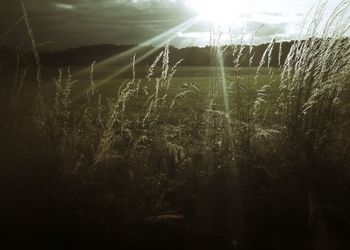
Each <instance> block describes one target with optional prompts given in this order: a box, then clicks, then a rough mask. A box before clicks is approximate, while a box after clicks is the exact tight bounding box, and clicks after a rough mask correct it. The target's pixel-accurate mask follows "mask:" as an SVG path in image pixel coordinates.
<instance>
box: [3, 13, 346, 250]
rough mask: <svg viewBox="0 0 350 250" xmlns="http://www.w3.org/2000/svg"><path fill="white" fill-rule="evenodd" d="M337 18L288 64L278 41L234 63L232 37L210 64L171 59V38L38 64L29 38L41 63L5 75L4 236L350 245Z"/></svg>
mask: <svg viewBox="0 0 350 250" xmlns="http://www.w3.org/2000/svg"><path fill="white" fill-rule="evenodd" d="M316 17H317V15H316ZM333 18H334V20H333V22H331V23H330V24H333V26H334V27H333V26H331V28H329V29H326V30H325V31H322V32H321V33H320V35H322V36H321V38H322V39H319V38H315V37H314V36H315V34H317V33H312V32H311V31H312V27H311V28H310V29H309V32H311V34H310V35H309V38H308V39H307V40H304V41H295V44H294V45H293V47H292V49H291V51H289V52H288V57H287V59H286V61H285V63H284V64H283V65H280V67H279V68H271V67H269V61H270V60H271V58H270V57H271V55H272V52H271V50H272V49H273V48H274V46H273V43H274V41H273V42H272V43H271V46H268V48H267V49H266V52H265V53H264V56H263V58H261V63H260V66H259V67H258V68H252V67H247V68H242V67H240V65H239V62H240V53H237V54H236V57H235V66H234V67H232V68H224V67H222V65H220V48H216V49H213V65H215V66H213V67H181V64H180V65H169V57H171V53H169V48H168V47H167V46H165V48H164V50H163V52H161V54H160V55H159V57H158V58H157V59H156V60H155V63H154V64H153V65H151V66H150V67H148V68H143V67H139V66H137V65H135V64H133V65H132V66H131V67H130V68H129V69H127V70H125V71H124V72H123V73H122V74H119V75H118V76H114V77H109V76H111V75H113V74H114V73H115V72H118V71H119V69H118V68H114V67H112V66H108V67H107V66H106V67H103V69H100V68H99V67H98V65H99V63H98V62H97V63H96V65H95V64H94V63H93V64H92V65H91V67H87V68H86V69H82V68H74V67H73V68H70V69H69V68H64V69H52V68H45V67H42V66H41V65H40V58H38V53H37V51H36V47H35V41H33V53H34V55H35V59H36V65H28V68H27V67H20V65H21V64H18V67H17V69H16V68H15V69H8V71H7V72H5V74H4V75H3V76H2V77H0V80H1V98H0V102H1V105H0V109H1V110H0V113H1V123H0V136H1V140H0V148H1V153H2V156H1V170H0V171H1V174H0V183H1V185H2V188H1V195H2V197H3V198H2V197H1V201H5V202H4V206H2V207H1V210H0V212H1V215H4V218H3V221H4V223H3V224H2V225H3V227H4V229H5V230H4V231H5V233H4V234H3V235H2V236H5V237H8V238H14V239H16V238H21V239H23V238H26V239H35V240H41V239H45V240H49V241H52V242H55V244H56V243H57V246H58V248H60V247H64V246H74V247H75V248H78V249H79V248H84V247H96V248H101V247H104V246H102V245H101V244H102V243H98V245H96V246H94V245H89V244H90V242H91V241H93V240H104V242H108V243H111V244H114V246H115V247H124V246H125V248H126V249H130V248H132V247H142V248H145V249H148V248H152V249H163V248H167V249H197V248H201V249H349V248H348V247H349V246H350V242H349V239H350V237H349V233H350V224H349V223H350V222H349V219H350V201H349V199H347V197H348V196H349V193H350V169H349V164H350V126H349V124H350V113H349V105H350V104H349V98H348V96H349V93H348V89H349V80H350V64H349V62H350V40H349V39H341V38H343V36H344V34H345V33H346V31H347V30H344V29H345V28H344V27H345V26H346V25H345V26H344V25H341V24H342V23H341V22H340V20H342V19H340V20H338V15H335V16H334V17H333ZM339 18H340V17H339ZM26 24H27V25H28V31H29V32H28V33H29V36H30V37H31V38H32V35H33V34H32V33H31V29H30V25H29V20H26ZM346 27H347V26H346ZM310 30H311V31H310ZM315 32H316V31H315ZM329 37H330V38H329ZM232 46H233V47H235V45H232ZM247 46H249V45H247ZM134 62H135V58H134ZM95 66H96V67H95ZM12 73H13V74H12ZM106 79H107V80H106ZM1 219H2V218H1ZM72 242H73V243H72ZM321 246H322V247H324V248H322V247H321Z"/></svg>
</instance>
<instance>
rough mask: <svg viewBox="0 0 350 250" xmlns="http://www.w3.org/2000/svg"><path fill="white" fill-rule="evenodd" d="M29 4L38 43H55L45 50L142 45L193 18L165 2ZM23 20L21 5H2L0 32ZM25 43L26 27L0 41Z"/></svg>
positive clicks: (44, 0)
mask: <svg viewBox="0 0 350 250" xmlns="http://www.w3.org/2000/svg"><path fill="white" fill-rule="evenodd" d="M25 4H26V7H27V11H28V14H29V16H30V21H31V24H32V27H33V30H34V32H35V36H36V39H37V40H38V42H46V41H52V42H53V43H50V44H49V45H47V47H46V48H47V49H59V48H64V47H74V46H80V45H84V44H94V43H113V44H138V43H141V42H143V41H145V40H147V39H150V38H152V37H154V36H157V35H159V34H161V33H163V32H165V31H167V30H169V29H171V28H172V27H174V26H176V25H178V24H180V23H182V22H184V21H185V20H187V19H189V18H190V17H191V15H193V13H190V12H189V10H188V9H186V8H184V6H183V5H182V4H178V3H177V2H176V1H167V0H164V1H157V0H151V1H144V0H139V1H126V0H100V1H96V0H95V1H93V0H70V1H68V0H59V1H52V0H26V1H25ZM20 16H21V11H20V6H19V1H13V0H12V1H5V2H2V4H1V9H0V32H1V33H4V32H5V31H6V30H7V29H8V28H9V27H11V26H12V25H13V24H14V23H16V20H17V19H18V18H19V17H20ZM1 33H0V34H1ZM25 40H26V33H25V30H24V27H23V24H22V25H19V27H17V28H16V30H15V31H14V32H12V33H11V34H9V35H8V36H7V37H6V39H3V40H2V41H0V42H1V43H3V44H6V45H12V44H15V43H17V44H19V43H21V42H22V41H25Z"/></svg>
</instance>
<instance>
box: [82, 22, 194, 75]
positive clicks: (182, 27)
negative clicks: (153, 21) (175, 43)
mask: <svg viewBox="0 0 350 250" xmlns="http://www.w3.org/2000/svg"><path fill="white" fill-rule="evenodd" d="M197 22H198V17H193V18H191V19H189V20H187V21H185V22H183V23H181V24H179V25H178V26H176V27H174V28H171V29H170V30H168V31H166V32H164V33H162V34H160V35H158V36H156V37H153V38H151V39H149V40H147V41H145V42H143V43H141V44H140V45H137V46H135V47H133V48H131V49H129V50H127V51H124V52H122V53H120V54H117V55H115V56H113V57H111V58H108V59H106V60H104V61H101V62H99V63H97V64H96V66H95V69H96V71H98V70H99V69H100V68H103V67H104V66H106V65H107V64H111V63H116V62H119V61H121V60H122V59H127V58H130V57H132V56H133V55H134V54H135V53H137V52H138V51H140V50H141V49H143V48H144V47H147V46H154V47H160V46H162V45H163V44H164V41H167V40H169V39H173V38H174V37H175V36H176V35H177V33H178V32H183V31H186V30H187V29H189V28H190V27H192V26H193V25H194V24H196V23H197ZM89 71H90V67H86V68H84V69H82V70H81V71H79V72H78V73H76V75H77V76H79V75H82V74H86V73H88V72H89Z"/></svg>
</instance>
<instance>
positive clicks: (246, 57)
mask: <svg viewBox="0 0 350 250" xmlns="http://www.w3.org/2000/svg"><path fill="white" fill-rule="evenodd" d="M347 39H348V38H344V42H345V41H346V40H347ZM308 41H310V40H308ZM320 41H321V40H320ZM295 42H296V41H286V42H282V43H277V42H276V43H274V44H273V46H272V47H271V51H270V52H269V53H267V54H266V55H265V58H266V64H267V61H268V60H267V56H269V57H270V58H269V64H270V66H271V67H278V66H279V65H280V64H283V63H284V62H285V60H286V57H287V55H288V53H289V51H290V49H291V47H292V45H293V44H294V43H295ZM304 42H307V41H304ZM315 44H319V43H315ZM270 45H271V44H268V43H266V44H261V45H254V46H252V47H250V46H246V45H243V46H242V47H241V45H237V46H223V47H222V48H221V50H222V51H223V53H222V54H223V60H224V65H225V66H233V64H234V63H235V62H234V60H233V58H237V54H238V53H241V56H240V61H239V64H240V65H241V66H243V67H247V66H249V65H250V66H258V65H259V64H260V62H261V59H262V58H263V56H264V53H265V52H266V50H267V48H268V47H269V46H270ZM135 47H137V46H134V45H111V44H102V45H90V46H82V47H78V48H73V49H67V50H61V51H56V52H48V51H41V52H40V56H41V63H42V64H43V65H44V66H55V67H63V66H79V65H81V66H86V65H89V64H91V63H92V62H93V61H96V62H102V61H104V60H107V59H111V60H109V61H108V64H110V65H117V66H119V65H121V66H125V65H126V63H130V61H131V59H132V57H133V56H134V54H136V58H138V59H139V60H138V61H137V64H138V65H145V66H147V65H150V64H152V62H153V61H154V59H155V58H156V56H157V55H158V54H159V52H160V51H161V50H162V48H154V47H152V46H144V47H137V49H135ZM212 50H213V47H210V46H207V47H187V48H175V47H170V54H171V56H170V63H171V64H174V63H176V62H177V61H179V60H181V59H182V60H183V62H182V63H181V65H182V66H210V65H212V64H213V61H214V60H215V58H214V57H213V53H212V52H211V51H212ZM17 54H18V53H17V52H15V51H14V50H12V49H9V48H5V47H2V48H0V59H2V64H3V66H4V65H5V66H13V65H16V62H17V60H16V58H17ZM21 55H22V58H23V60H20V61H21V62H22V63H27V64H32V63H34V60H33V57H32V54H31V52H22V53H21Z"/></svg>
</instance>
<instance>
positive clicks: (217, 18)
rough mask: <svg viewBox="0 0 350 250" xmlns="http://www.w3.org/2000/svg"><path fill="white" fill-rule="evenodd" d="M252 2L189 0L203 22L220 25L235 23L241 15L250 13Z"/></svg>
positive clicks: (240, 0) (189, 3) (248, 0)
mask: <svg viewBox="0 0 350 250" xmlns="http://www.w3.org/2000/svg"><path fill="white" fill-rule="evenodd" d="M250 2H251V1H250V0H188V1H187V2H186V3H187V5H188V6H189V7H190V8H192V9H193V10H195V11H196V12H197V13H198V15H199V18H200V19H201V20H202V21H207V22H211V23H218V24H229V23H234V22H235V21H236V20H237V19H238V18H239V16H240V15H242V14H244V13H246V12H248V11H249V5H250Z"/></svg>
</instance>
